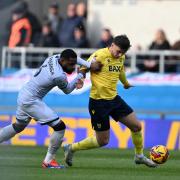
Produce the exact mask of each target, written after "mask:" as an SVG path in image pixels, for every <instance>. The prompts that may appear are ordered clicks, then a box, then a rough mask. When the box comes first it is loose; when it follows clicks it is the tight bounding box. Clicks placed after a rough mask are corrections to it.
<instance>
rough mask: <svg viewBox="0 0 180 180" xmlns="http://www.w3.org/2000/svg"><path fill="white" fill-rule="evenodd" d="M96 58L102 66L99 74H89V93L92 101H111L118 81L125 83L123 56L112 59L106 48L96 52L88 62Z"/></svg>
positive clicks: (115, 93) (115, 92)
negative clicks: (90, 85)
mask: <svg viewBox="0 0 180 180" xmlns="http://www.w3.org/2000/svg"><path fill="white" fill-rule="evenodd" d="M94 57H95V58H96V60H97V61H100V62H101V63H102V64H103V65H104V66H103V68H102V70H101V72H99V73H92V72H91V82H92V87H91V92H90V97H91V98H93V99H106V100H111V99H113V98H114V97H115V96H116V95H117V83H118V80H120V81H121V82H122V83H123V84H125V83H127V80H126V76H125V72H124V61H125V55H123V56H121V57H119V58H114V57H113V56H112V55H111V53H110V51H109V49H108V48H103V49H99V50H97V51H96V52H95V53H93V54H92V55H91V56H90V57H89V59H88V61H90V60H92V58H94Z"/></svg>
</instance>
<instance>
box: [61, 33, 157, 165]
mask: <svg viewBox="0 0 180 180" xmlns="http://www.w3.org/2000/svg"><path fill="white" fill-rule="evenodd" d="M129 48H130V41H129V39H128V37H127V36H126V35H120V36H116V37H115V38H114V39H113V42H112V44H111V46H110V47H107V48H103V49H99V50H97V51H96V52H95V53H93V54H92V55H91V56H90V58H89V59H88V60H89V61H90V60H92V59H93V58H95V59H96V60H97V61H100V62H101V63H102V64H103V68H102V70H101V72H99V73H93V72H91V82H92V87H91V93H90V99H89V113H90V115H91V124H92V128H93V129H94V130H95V136H94V137H87V138H85V139H83V140H82V141H80V142H76V143H73V144H65V145H64V146H63V150H64V155H65V162H66V163H67V164H68V165H69V166H72V158H73V154H74V152H76V151H79V150H87V149H93V148H98V147H102V146H105V145H107V144H108V142H109V136H110V116H111V117H112V118H113V119H114V120H115V121H116V122H121V123H123V124H124V125H126V126H127V127H128V128H129V129H130V130H131V134H132V140H133V143H134V146H135V158H134V161H135V163H136V164H145V165H147V166H148V167H156V166H157V164H156V163H154V162H153V161H151V160H150V159H148V158H147V157H145V156H144V154H143V137H142V133H141V123H140V122H139V121H138V120H137V118H136V116H135V113H134V111H133V110H132V108H131V107H130V106H129V105H128V104H126V102H125V101H124V100H123V99H122V98H121V97H120V96H119V95H118V93H117V83H118V80H120V81H121V83H122V84H123V86H124V88H125V89H128V88H130V87H132V86H131V85H130V84H129V82H128V81H127V79H126V75H125V71H124V61H125V53H126V52H127V50H128V49H129ZM81 70H82V71H84V70H85V68H82V69H81Z"/></svg>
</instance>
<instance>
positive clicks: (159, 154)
mask: <svg viewBox="0 0 180 180" xmlns="http://www.w3.org/2000/svg"><path fill="white" fill-rule="evenodd" d="M168 157H169V151H168V149H167V148H166V147H165V146H163V145H156V146H153V147H152V148H151V150H150V159H151V160H152V161H154V162H155V163H157V164H163V163H165V162H166V161H167V159H168Z"/></svg>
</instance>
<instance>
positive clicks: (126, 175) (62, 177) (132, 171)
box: [0, 145, 180, 180]
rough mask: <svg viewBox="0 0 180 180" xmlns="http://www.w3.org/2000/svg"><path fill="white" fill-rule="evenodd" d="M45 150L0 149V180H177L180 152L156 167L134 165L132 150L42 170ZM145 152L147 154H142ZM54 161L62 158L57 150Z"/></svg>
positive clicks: (88, 155)
mask: <svg viewBox="0 0 180 180" xmlns="http://www.w3.org/2000/svg"><path fill="white" fill-rule="evenodd" d="M45 153H46V147H20V146H18V147H16V146H3V145H1V146H0V180H52V179H55V180H73V179H76V180H106V179H107V180H111V179H112V180H116V179H120V180H131V179H132V180H136V179H137V180H146V179H148V180H151V179H153V180H154V179H158V180H166V179H167V180H169V179H172V180H176V179H178V180H179V177H180V151H170V158H169V160H168V161H167V162H166V164H163V165H161V166H159V167H158V168H148V167H146V166H144V165H135V164H134V162H133V150H119V149H96V150H89V151H81V152H78V153H76V154H75V157H74V166H73V167H70V168H66V169H64V170H60V169H59V170H58V169H42V168H41V162H42V160H43V158H44V155H45ZM145 153H146V154H147V153H148V152H147V151H146V152H145ZM57 159H58V160H59V161H61V160H62V159H63V153H62V151H59V154H58V156H57Z"/></svg>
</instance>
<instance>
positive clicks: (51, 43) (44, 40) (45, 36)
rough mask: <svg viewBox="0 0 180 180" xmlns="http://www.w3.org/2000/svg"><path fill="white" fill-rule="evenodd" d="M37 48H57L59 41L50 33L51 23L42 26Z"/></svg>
mask: <svg viewBox="0 0 180 180" xmlns="http://www.w3.org/2000/svg"><path fill="white" fill-rule="evenodd" d="M38 46H41V47H59V41H58V38H57V36H56V34H54V32H53V31H52V26H51V23H50V22H48V21H46V22H44V24H43V26H42V34H41V36H40V38H39V43H38Z"/></svg>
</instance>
